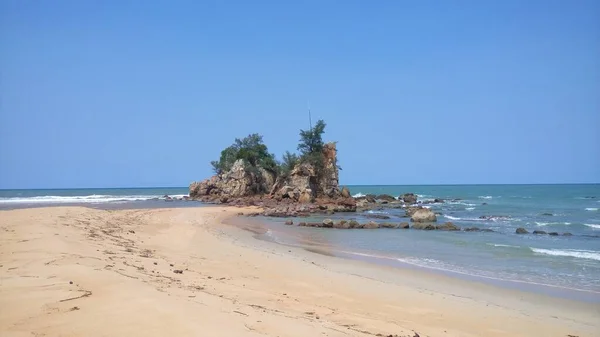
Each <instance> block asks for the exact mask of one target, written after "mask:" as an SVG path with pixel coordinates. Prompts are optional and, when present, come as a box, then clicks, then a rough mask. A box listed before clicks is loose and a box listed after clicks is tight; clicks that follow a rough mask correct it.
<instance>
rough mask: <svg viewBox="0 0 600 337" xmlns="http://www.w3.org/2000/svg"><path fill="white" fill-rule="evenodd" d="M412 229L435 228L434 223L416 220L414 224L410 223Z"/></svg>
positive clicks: (429, 229)
mask: <svg viewBox="0 0 600 337" xmlns="http://www.w3.org/2000/svg"><path fill="white" fill-rule="evenodd" d="M412 228H413V229H422V230H428V231H432V230H435V229H437V228H436V226H435V224H432V223H424V222H417V223H415V224H413V225H412Z"/></svg>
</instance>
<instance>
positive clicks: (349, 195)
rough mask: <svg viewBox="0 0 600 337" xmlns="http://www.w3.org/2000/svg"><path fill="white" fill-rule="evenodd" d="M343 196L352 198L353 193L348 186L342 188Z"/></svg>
mask: <svg viewBox="0 0 600 337" xmlns="http://www.w3.org/2000/svg"><path fill="white" fill-rule="evenodd" d="M340 194H341V196H342V198H351V197H352V195H351V194H350V190H349V189H348V187H344V188H342V191H341V192H340Z"/></svg>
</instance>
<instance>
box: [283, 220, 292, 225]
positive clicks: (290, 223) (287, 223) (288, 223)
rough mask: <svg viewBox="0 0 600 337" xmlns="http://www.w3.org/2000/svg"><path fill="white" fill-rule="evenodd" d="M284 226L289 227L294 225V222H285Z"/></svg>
mask: <svg viewBox="0 0 600 337" xmlns="http://www.w3.org/2000/svg"><path fill="white" fill-rule="evenodd" d="M285 224H286V225H288V226H291V225H293V224H294V221H292V220H286V222H285Z"/></svg>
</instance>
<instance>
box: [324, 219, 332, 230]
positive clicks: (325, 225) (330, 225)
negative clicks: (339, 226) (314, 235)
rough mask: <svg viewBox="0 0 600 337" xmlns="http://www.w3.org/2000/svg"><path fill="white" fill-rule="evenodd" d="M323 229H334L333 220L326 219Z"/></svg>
mask: <svg viewBox="0 0 600 337" xmlns="http://www.w3.org/2000/svg"><path fill="white" fill-rule="evenodd" d="M323 227H325V228H333V220H331V219H325V220H323Z"/></svg>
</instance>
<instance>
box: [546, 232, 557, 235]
mask: <svg viewBox="0 0 600 337" xmlns="http://www.w3.org/2000/svg"><path fill="white" fill-rule="evenodd" d="M548 235H550V236H558V233H557V232H550V233H548Z"/></svg>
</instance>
